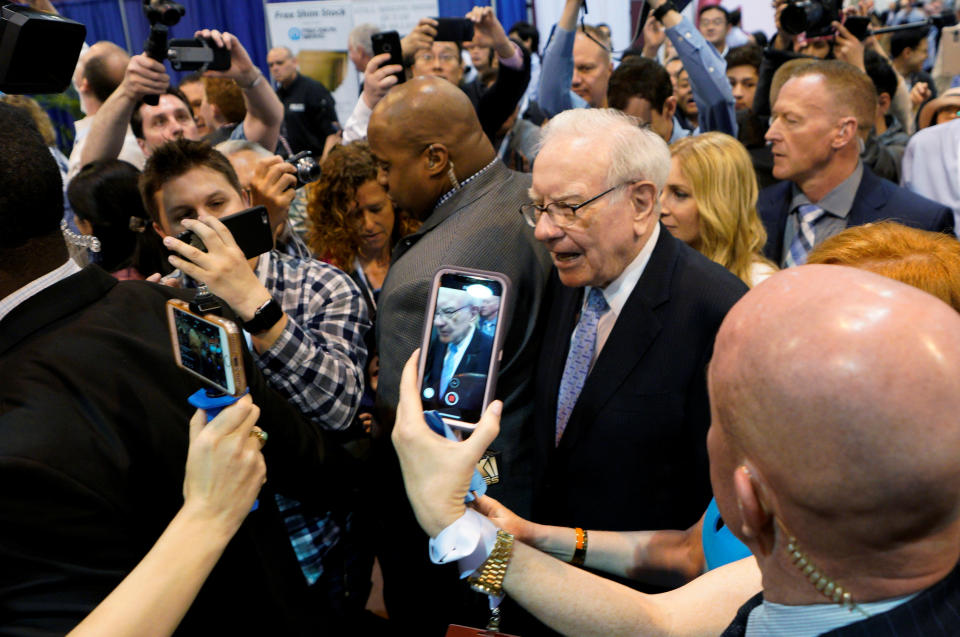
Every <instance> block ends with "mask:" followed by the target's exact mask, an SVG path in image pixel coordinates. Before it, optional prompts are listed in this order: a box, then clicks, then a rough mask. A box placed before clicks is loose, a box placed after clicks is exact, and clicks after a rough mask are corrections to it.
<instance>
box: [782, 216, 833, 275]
mask: <svg viewBox="0 0 960 637" xmlns="http://www.w3.org/2000/svg"><path fill="white" fill-rule="evenodd" d="M797 212H799V213H800V214H799V217H800V223H799V227H798V228H797V236H795V237H794V238H793V242H792V243H790V251H789V252H787V258H786V259H785V261H784V264H785V266H786V267H788V268H790V267H793V266H795V265H803V264H804V263H806V262H807V254H809V253H810V251H811V250H813V244H814V243H815V239H816V236H815V235H814V233H813V227H814V226H815V225H816V224H817V221H819V220H820V219H821V218H823V216H824V215H825V214H826V213H827V211H826V210H824V209H823V208H821V207H820V206H818V205H816V204H812V203H808V204H803V205H802V206H800V207H798V208H797Z"/></svg>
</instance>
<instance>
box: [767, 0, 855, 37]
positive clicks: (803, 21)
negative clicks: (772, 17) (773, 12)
mask: <svg viewBox="0 0 960 637" xmlns="http://www.w3.org/2000/svg"><path fill="white" fill-rule="evenodd" d="M834 21H837V22H839V21H840V2H839V1H838V0H799V1H794V2H790V3H788V4H787V6H785V7H784V8H783V12H782V13H781V14H780V26H781V27H783V30H784V31H786V32H787V33H789V34H791V35H797V34H799V33H805V34H806V36H807V38H808V39H809V38H819V37H823V36H827V35H833V27H831V26H830V23H831V22H834Z"/></svg>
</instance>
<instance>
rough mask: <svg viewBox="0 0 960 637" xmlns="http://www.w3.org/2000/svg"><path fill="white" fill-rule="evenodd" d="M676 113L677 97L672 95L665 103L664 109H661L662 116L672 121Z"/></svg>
mask: <svg viewBox="0 0 960 637" xmlns="http://www.w3.org/2000/svg"><path fill="white" fill-rule="evenodd" d="M676 112H677V97H676V96H675V95H671V96H670V97H668V98H667V99H666V101H665V102H664V103H663V108H662V109H660V114H661V115H662V116H663V117H664V118H666V119H669V120H672V119H673V116H674V114H675V113H676Z"/></svg>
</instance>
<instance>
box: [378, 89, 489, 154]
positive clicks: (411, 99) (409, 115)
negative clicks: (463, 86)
mask: <svg viewBox="0 0 960 637" xmlns="http://www.w3.org/2000/svg"><path fill="white" fill-rule="evenodd" d="M369 129H370V135H371V136H376V135H383V134H385V135H387V138H389V139H391V140H392V141H393V143H395V144H399V145H401V146H405V147H407V148H410V149H412V150H415V151H418V150H421V149H422V148H424V147H425V146H427V145H429V144H432V143H441V144H444V145H445V146H446V147H447V149H448V150H449V151H450V153H451V155H452V156H454V157H456V155H457V154H458V151H459V152H472V151H473V149H474V148H475V146H476V145H477V144H480V143H482V141H483V140H485V136H484V134H483V128H482V127H481V126H480V120H479V119H477V112H476V110H475V109H474V108H473V104H472V103H471V102H470V99H469V98H468V97H467V95H466V93H464V92H463V91H462V90H460V89H459V88H458V87H456V86H454V85H453V84H451V83H450V82H448V81H447V80H445V79H443V78H439V77H430V76H424V77H417V78H413V79H411V80H409V81H407V82H404V83H403V84H400V85H399V86H395V87H394V88H392V89H390V91H389V92H388V93H387V94H386V96H385V97H384V98H383V99H382V100H380V102H379V103H378V104H377V106H376V107H375V108H374V109H373V114H372V115H371V116H370V126H369Z"/></svg>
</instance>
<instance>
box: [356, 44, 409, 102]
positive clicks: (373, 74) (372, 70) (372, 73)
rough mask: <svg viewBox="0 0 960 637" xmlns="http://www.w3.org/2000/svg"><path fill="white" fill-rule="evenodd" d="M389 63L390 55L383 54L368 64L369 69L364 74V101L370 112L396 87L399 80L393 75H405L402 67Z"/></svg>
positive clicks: (376, 56)
mask: <svg viewBox="0 0 960 637" xmlns="http://www.w3.org/2000/svg"><path fill="white" fill-rule="evenodd" d="M389 61H390V54H389V53H381V54H380V55H375V56H373V58H371V59H370V61H369V62H367V68H366V70H365V71H364V73H363V101H364V103H365V104H366V105H367V107H368V108H369V109H370V110H373V107H374V106H376V105H377V103H378V102H379V101H380V100H381V99H382V98H383V96H384V95H386V94H387V91H389V90H390V89H391V88H392V87H394V86H396V84H397V78H396V77H394V75H393V74H394V73H403V67H402V66H400V65H399V64H387V62H389Z"/></svg>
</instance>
